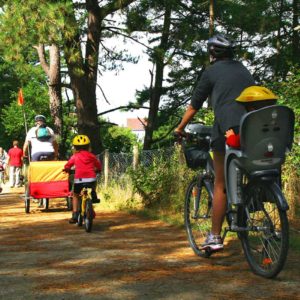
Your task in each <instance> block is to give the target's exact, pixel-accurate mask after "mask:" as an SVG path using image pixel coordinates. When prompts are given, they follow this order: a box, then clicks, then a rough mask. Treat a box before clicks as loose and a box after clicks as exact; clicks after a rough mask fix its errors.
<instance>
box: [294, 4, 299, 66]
mask: <svg viewBox="0 0 300 300" xmlns="http://www.w3.org/2000/svg"><path fill="white" fill-rule="evenodd" d="M299 3H300V2H299V0H294V1H293V36H292V44H293V50H292V51H293V62H294V64H299V61H300V41H299V32H300V30H299V28H298V29H296V28H297V27H299V21H298V18H299V11H300V5H299Z"/></svg>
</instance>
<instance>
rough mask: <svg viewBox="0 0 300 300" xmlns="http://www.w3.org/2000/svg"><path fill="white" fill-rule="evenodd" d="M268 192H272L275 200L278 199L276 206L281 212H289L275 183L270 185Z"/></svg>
mask: <svg viewBox="0 0 300 300" xmlns="http://www.w3.org/2000/svg"><path fill="white" fill-rule="evenodd" d="M270 190H272V191H273V192H274V193H275V195H276V197H277V199H278V202H279V203H278V204H279V208H280V209H281V210H283V211H287V210H289V205H288V203H287V201H286V199H285V197H284V195H283V193H282V191H281V189H280V187H279V186H278V184H277V183H276V182H273V183H272V184H271V185H270Z"/></svg>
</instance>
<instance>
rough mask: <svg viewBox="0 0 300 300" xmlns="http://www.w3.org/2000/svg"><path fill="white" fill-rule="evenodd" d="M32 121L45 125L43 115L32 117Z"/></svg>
mask: <svg viewBox="0 0 300 300" xmlns="http://www.w3.org/2000/svg"><path fill="white" fill-rule="evenodd" d="M34 121H35V122H38V121H43V122H44V123H45V122H46V117H45V116H43V115H36V116H35V117H34Z"/></svg>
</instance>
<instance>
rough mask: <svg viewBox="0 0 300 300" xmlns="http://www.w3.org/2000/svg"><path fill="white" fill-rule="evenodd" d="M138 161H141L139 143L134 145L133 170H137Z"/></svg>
mask: <svg viewBox="0 0 300 300" xmlns="http://www.w3.org/2000/svg"><path fill="white" fill-rule="evenodd" d="M138 163H139V148H138V146H137V145H134V146H133V162H132V167H133V170H136V168H137V166H138Z"/></svg>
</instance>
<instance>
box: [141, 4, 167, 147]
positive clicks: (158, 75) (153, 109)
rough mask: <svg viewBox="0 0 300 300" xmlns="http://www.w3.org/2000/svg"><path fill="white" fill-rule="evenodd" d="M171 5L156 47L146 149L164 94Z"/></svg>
mask: <svg viewBox="0 0 300 300" xmlns="http://www.w3.org/2000/svg"><path fill="white" fill-rule="evenodd" d="M171 11H172V9H171V5H170V4H167V2H166V10H165V14H164V25H163V31H162V36H161V42H160V45H159V47H157V49H156V54H155V58H156V60H155V65H156V72H155V81H154V87H153V88H152V87H150V109H149V113H148V120H147V126H146V128H145V139H144V150H149V149H151V145H152V143H153V131H154V130H155V121H156V118H157V114H158V108H159V103H160V98H161V95H162V85H163V79H164V68H165V63H164V60H165V54H166V51H167V50H168V40H169V34H170V26H171Z"/></svg>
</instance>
